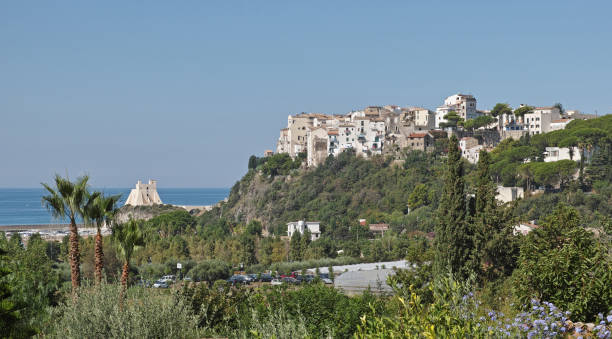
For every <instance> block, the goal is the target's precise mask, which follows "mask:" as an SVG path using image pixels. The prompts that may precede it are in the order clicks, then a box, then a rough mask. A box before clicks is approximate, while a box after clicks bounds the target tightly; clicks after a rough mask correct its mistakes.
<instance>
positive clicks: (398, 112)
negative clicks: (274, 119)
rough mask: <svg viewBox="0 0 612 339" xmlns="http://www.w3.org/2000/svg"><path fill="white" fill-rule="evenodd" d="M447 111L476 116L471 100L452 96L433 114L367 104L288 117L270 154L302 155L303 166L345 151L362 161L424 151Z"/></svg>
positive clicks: (419, 109) (464, 115) (438, 135)
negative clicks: (305, 159) (391, 153)
mask: <svg viewBox="0 0 612 339" xmlns="http://www.w3.org/2000/svg"><path fill="white" fill-rule="evenodd" d="M451 111H455V112H457V113H458V114H459V115H460V116H461V117H463V118H464V119H473V118H475V117H476V116H478V114H481V113H479V112H477V111H476V99H475V98H474V97H473V96H471V95H464V94H456V95H452V96H450V97H448V98H447V99H446V100H445V101H444V105H442V106H440V107H438V110H436V111H432V110H429V109H426V108H422V107H399V106H395V105H387V106H382V107H381V106H370V107H366V108H365V109H363V110H359V111H352V112H349V113H347V114H340V115H330V114H321V113H300V114H297V115H290V116H289V117H288V118H287V127H286V128H283V129H281V131H280V137H279V139H278V142H277V146H276V153H288V154H289V155H290V156H292V157H295V156H297V155H298V154H299V153H301V152H304V151H306V152H307V157H308V165H309V166H317V165H318V164H320V163H321V162H322V161H324V160H325V158H327V157H328V156H330V155H333V156H335V155H338V154H339V153H340V152H343V151H344V150H347V149H352V150H355V152H356V154H357V155H359V156H364V157H369V156H371V155H373V154H382V153H383V152H386V151H389V150H398V149H401V148H406V147H408V148H412V149H417V150H423V151H426V150H429V149H431V148H432V147H433V141H434V140H435V139H436V138H437V137H440V136H441V134H439V133H438V134H436V133H429V132H430V131H432V130H436V129H438V128H439V127H440V123H442V122H444V121H445V120H444V116H445V115H446V114H448V112H451ZM443 135H444V136H446V134H445V133H444V134H443Z"/></svg>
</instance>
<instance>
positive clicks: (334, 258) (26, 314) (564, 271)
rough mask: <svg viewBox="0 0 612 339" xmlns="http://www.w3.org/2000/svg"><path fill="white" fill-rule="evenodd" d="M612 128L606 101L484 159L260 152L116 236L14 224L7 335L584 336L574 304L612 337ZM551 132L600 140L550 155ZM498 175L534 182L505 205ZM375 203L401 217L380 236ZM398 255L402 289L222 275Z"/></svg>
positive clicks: (82, 211) (74, 197)
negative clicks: (47, 237)
mask: <svg viewBox="0 0 612 339" xmlns="http://www.w3.org/2000/svg"><path fill="white" fill-rule="evenodd" d="M500 110H503V107H501V108H500ZM611 133H612V119H610V117H603V118H600V119H597V120H591V121H584V122H582V121H578V122H575V123H572V124H570V126H568V128H567V129H566V130H564V131H557V132H553V133H548V134H544V135H539V136H533V137H531V138H523V139H521V140H518V141H504V142H502V143H501V144H500V145H499V146H498V147H497V148H496V149H495V150H494V151H493V152H491V153H490V154H489V153H486V152H482V153H481V154H480V161H479V163H478V164H477V165H476V166H473V165H470V164H468V163H467V162H465V161H464V160H463V159H462V158H461V157H460V154H459V151H458V149H457V140H456V138H454V137H453V138H451V139H450V140H449V141H448V143H447V144H446V145H445V147H444V148H446V149H448V154H442V153H441V150H442V149H444V148H442V147H439V148H437V149H438V152H434V153H432V154H426V153H422V152H410V153H405V154H402V155H401V156H400V157H396V158H391V157H384V156H376V157H373V158H372V159H370V160H365V159H362V158H359V157H356V156H355V154H354V153H351V152H345V153H343V154H341V155H340V156H338V157H336V158H333V157H330V158H328V159H327V160H326V162H325V163H324V164H322V165H321V166H319V167H318V168H316V169H310V170H308V169H302V168H300V163H301V162H300V161H296V160H294V159H290V158H287V157H286V156H274V157H270V158H269V159H268V160H260V159H259V158H251V160H249V167H250V169H249V172H248V173H247V174H246V175H245V177H244V178H242V179H241V180H240V181H239V182H238V183H236V185H235V186H234V187H233V188H232V191H231V194H230V197H229V199H228V202H227V203H221V204H220V206H219V207H217V208H215V209H213V210H212V211H210V212H208V213H204V214H203V215H202V216H200V217H194V216H192V215H190V214H189V213H188V212H187V211H183V210H171V211H169V212H168V213H163V214H160V215H157V216H155V217H153V218H151V219H150V220H147V221H139V222H136V221H130V222H127V223H121V224H116V225H113V236H111V237H106V238H104V239H100V238H98V237H96V238H87V239H83V238H80V237H76V239H75V238H74V237H66V238H65V239H64V240H63V241H62V242H60V243H55V242H45V241H43V240H42V239H41V238H40V237H39V236H37V235H35V236H32V237H30V238H29V239H28V241H27V243H24V242H23V241H22V239H21V238H20V237H19V236H18V235H16V236H12V237H10V239H8V238H7V237H5V236H4V235H3V234H2V235H0V250H1V251H2V252H0V298H1V300H0V301H1V303H0V305H1V309H0V315H1V316H0V324H1V325H2V329H3V331H2V335H3V336H6V337H27V336H29V335H32V334H35V333H41V334H42V335H45V336H49V337H62V338H80V337H92V338H106V337H135V338H136V337H138V338H143V337H187V338H189V337H193V338H197V337H204V336H207V337H208V336H212V337H219V336H222V337H239V338H271V337H276V338H285V337H300V338H301V337H311V338H320V337H327V336H329V337H334V338H348V337H353V336H354V337H357V338H371V337H382V338H391V337H461V338H463V337H492V338H498V337H533V336H539V337H564V336H566V335H567V334H568V333H573V334H574V335H576V336H577V335H578V333H577V332H576V331H577V328H576V326H575V325H574V323H572V322H568V320H569V319H571V320H573V321H591V322H595V323H596V327H595V328H593V329H591V330H590V332H591V334H593V335H599V336H600V337H602V338H605V337H609V336H610V325H609V324H610V322H612V314H610V313H609V312H610V311H611V310H612V288H610V286H612V258H611V256H612V250H611V248H612V242H611V239H612V221H611V220H612V198H611V197H612V183H611V181H612V178H611V176H612V174H611V171H610V169H611V168H612V157H610V155H611V154H610V152H611V150H612V147H611V144H612V143H611V142H610V140H611V138H610V135H611ZM552 145H559V146H563V145H576V147H577V148H578V149H579V150H580V152H581V153H582V154H585V153H586V152H587V151H588V152H589V153H590V152H592V154H593V155H592V158H591V160H590V161H580V162H577V161H572V160H568V161H561V162H549V163H546V162H543V161H542V160H543V155H544V154H543V152H544V151H545V147H548V146H552ZM398 158H401V161H398ZM584 158H586V157H583V159H584ZM525 159H528V160H530V162H525ZM576 172H577V175H574V173H576ZM60 179H62V180H60ZM499 183H506V184H513V185H523V186H524V187H525V188H526V189H527V191H528V196H527V197H526V198H525V199H522V200H519V201H517V202H513V203H509V204H504V205H499V204H498V203H497V202H496V201H495V194H496V185H497V184H499ZM540 186H542V187H543V188H544V189H543V190H541V191H537V192H535V190H534V188H536V187H540ZM48 191H49V195H48V198H49V199H47V200H46V201H48V202H49V203H50V205H48V206H49V207H50V209H51V210H52V212H53V213H57V214H61V213H64V214H71V213H73V214H74V216H75V217H76V216H79V215H80V216H81V217H83V218H84V220H87V222H90V223H92V225H96V224H97V221H99V220H102V219H104V218H109V220H112V216H113V215H114V213H115V212H116V208H114V206H112V205H113V204H112V203H111V206H109V205H106V206H105V204H103V203H102V200H101V199H109V198H110V197H104V196H102V195H100V194H98V193H96V192H92V193H90V192H88V191H87V186H86V180H83V179H81V180H77V182H76V183H72V182H69V181H65V180H64V179H63V178H59V177H58V178H56V185H55V187H50V186H49V187H48ZM530 191H534V193H535V194H533V195H529V193H531V192H530ZM96 199H98V200H96ZM96 201H99V202H96ZM86 206H88V207H87V208H86ZM96 206H97V207H96ZM361 218H363V219H366V220H367V222H366V223H383V222H385V223H389V224H390V226H391V230H390V231H389V232H387V233H385V235H384V236H382V237H380V236H379V237H374V236H373V234H371V233H370V232H369V230H368V229H367V227H364V226H361V225H360V224H359V222H358V220H359V219H361ZM299 219H306V220H318V221H321V225H322V227H323V235H322V237H321V239H319V240H317V241H310V240H309V238H308V236H307V234H306V236H295V237H293V238H292V239H284V238H281V237H280V236H281V235H284V234H285V232H286V228H285V227H286V226H285V225H286V222H288V221H295V220H299ZM525 220H536V221H537V223H538V224H539V225H540V226H539V227H538V228H537V229H535V230H534V231H532V232H531V233H529V234H528V235H526V236H523V235H515V234H514V232H513V226H514V225H515V224H516V222H518V221H525ZM432 236H433V238H434V240H433V241H432V240H431V239H432ZM4 252H6V254H4ZM339 253H340V254H339ZM390 259H407V260H409V261H411V262H413V263H417V264H418V266H417V267H416V268H415V269H413V270H400V271H398V272H397V274H396V275H395V276H394V277H393V278H391V279H390V281H389V282H390V284H391V286H392V287H393V292H394V293H393V295H385V294H381V295H375V294H372V293H369V292H366V293H364V294H363V295H361V296H356V297H349V296H346V295H344V294H343V293H342V292H341V291H338V290H336V289H333V288H329V287H326V286H324V285H322V284H317V283H315V284H313V285H307V286H306V287H299V288H289V287H287V286H282V287H257V288H233V287H231V286H229V285H227V283H225V281H222V279H225V278H227V277H228V276H229V275H230V274H232V271H235V270H245V271H248V272H254V273H259V272H263V271H264V270H268V269H272V270H274V271H277V272H279V273H286V272H290V271H299V270H302V269H305V268H313V267H318V268H321V269H323V270H325V271H327V267H328V266H331V265H338V264H348V263H356V262H360V261H372V262H374V261H382V260H390ZM177 262H181V263H182V267H183V268H182V270H181V271H180V272H178V271H177V269H176V264H177ZM75 263H76V266H75ZM99 272H102V274H101V275H100V274H99ZM165 274H180V275H183V276H185V275H187V276H189V277H190V278H192V280H193V281H195V283H192V284H189V285H184V286H176V287H175V288H173V289H172V290H170V291H168V290H165V291H160V290H151V289H145V288H142V287H138V286H134V285H135V283H137V282H142V280H153V279H156V278H159V277H160V276H162V275H165ZM75 278H76V279H75ZM81 281H84V283H82V284H81ZM566 312H567V313H566ZM608 314H610V316H607V315H608Z"/></svg>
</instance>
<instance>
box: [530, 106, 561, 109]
mask: <svg viewBox="0 0 612 339" xmlns="http://www.w3.org/2000/svg"><path fill="white" fill-rule="evenodd" d="M553 108H556V107H554V106H548V107H536V108H534V109H553Z"/></svg>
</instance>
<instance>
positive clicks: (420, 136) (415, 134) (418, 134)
mask: <svg viewBox="0 0 612 339" xmlns="http://www.w3.org/2000/svg"><path fill="white" fill-rule="evenodd" d="M426 135H427V133H412V134H410V135H409V136H408V138H425V136H426Z"/></svg>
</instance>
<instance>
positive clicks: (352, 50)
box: [0, 1, 612, 187]
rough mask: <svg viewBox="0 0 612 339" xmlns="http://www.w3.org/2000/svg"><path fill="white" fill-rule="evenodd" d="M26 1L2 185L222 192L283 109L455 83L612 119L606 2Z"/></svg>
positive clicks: (10, 43) (2, 43)
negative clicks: (83, 182) (64, 178)
mask: <svg viewBox="0 0 612 339" xmlns="http://www.w3.org/2000/svg"><path fill="white" fill-rule="evenodd" d="M28 4H29V5H32V4H33V3H32V2H27V1H12V2H10V1H3V2H2V3H0V145H1V146H0V187H37V186H38V185H39V183H40V182H41V181H49V180H50V179H51V177H52V176H53V174H54V173H56V172H57V173H60V174H66V173H68V174H69V175H70V176H71V177H75V176H77V175H80V174H83V173H88V174H89V175H90V176H91V177H92V183H93V184H94V185H95V186H99V187H127V186H132V185H133V184H134V183H135V182H136V180H138V179H142V180H147V179H148V178H154V179H157V180H158V182H159V186H162V187H229V186H231V185H232V184H233V183H234V182H235V181H236V180H238V179H239V178H240V177H241V176H242V175H243V174H244V173H245V172H246V165H247V160H248V156H249V155H251V154H257V155H261V154H262V153H263V151H264V150H265V149H273V148H274V145H275V143H276V138H277V137H278V133H279V129H280V128H282V127H284V125H285V124H286V118H287V115H288V114H294V113H298V112H302V111H305V112H325V113H344V112H347V111H350V110H351V109H358V108H362V107H365V106H367V105H385V104H397V105H402V106H403V105H421V106H426V107H430V108H435V107H436V106H437V105H439V104H441V102H442V100H443V99H444V97H446V96H448V95H451V94H454V93H457V92H466V93H471V94H473V95H475V96H476V97H477V99H478V106H479V108H491V107H492V106H493V105H494V104H495V103H496V102H508V103H510V104H511V105H514V106H515V105H518V104H519V103H527V104H532V105H550V104H553V103H555V102H561V103H563V105H564V106H565V107H566V108H568V109H580V110H582V111H585V112H589V113H594V112H595V111H597V112H598V113H599V114H603V113H610V112H612V101H611V100H610V93H612V91H611V82H610V79H611V78H612V53H611V52H612V44H611V43H610V42H611V41H612V22H611V21H610V20H609V14H610V12H611V10H612V4H611V3H609V2H605V1H601V2H595V1H589V2H578V1H571V2H570V1H512V2H510V1H506V2H500V1H462V2H454V1H453V2H450V1H449V2H444V1H421V2H416V1H415V2H408V1H397V2H393V1H385V2H380V3H379V2H374V1H333V2H332V1H320V2H319V1H303V2H297V1H295V2H289V1H278V2H273V1H266V2H255V1H242V2H240V1H218V2H213V1H180V2H170V1H131V2H126V1H104V2H89V1H61V2H51V1H43V2H36V4H35V6H28ZM586 4H588V5H586Z"/></svg>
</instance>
